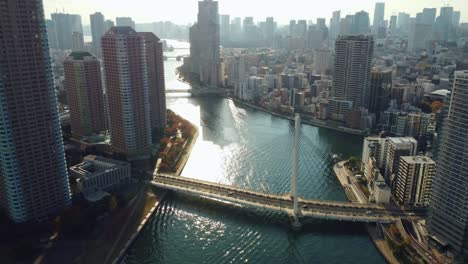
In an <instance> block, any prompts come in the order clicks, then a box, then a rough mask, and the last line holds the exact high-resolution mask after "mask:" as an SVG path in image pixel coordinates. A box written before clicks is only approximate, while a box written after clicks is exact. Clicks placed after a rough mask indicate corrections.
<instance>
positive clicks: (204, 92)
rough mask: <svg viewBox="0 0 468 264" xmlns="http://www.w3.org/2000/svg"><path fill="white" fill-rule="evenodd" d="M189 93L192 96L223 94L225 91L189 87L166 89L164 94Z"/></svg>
mask: <svg viewBox="0 0 468 264" xmlns="http://www.w3.org/2000/svg"><path fill="white" fill-rule="evenodd" d="M177 93H189V94H191V95H192V96H204V95H224V94H225V93H226V91H225V90H224V89H221V88H189V89H166V94H177Z"/></svg>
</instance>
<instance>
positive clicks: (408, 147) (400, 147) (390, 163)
mask: <svg viewBox="0 0 468 264" xmlns="http://www.w3.org/2000/svg"><path fill="white" fill-rule="evenodd" d="M386 148H387V157H386V162H385V175H384V176H385V181H386V182H387V184H388V185H389V186H390V188H392V189H393V188H394V184H395V182H396V179H397V176H398V174H397V172H398V166H399V162H400V157H402V156H415V155H416V153H417V150H418V141H416V139H414V138H412V137H392V138H389V139H388V141H387V146H386Z"/></svg>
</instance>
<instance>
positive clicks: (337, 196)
mask: <svg viewBox="0 0 468 264" xmlns="http://www.w3.org/2000/svg"><path fill="white" fill-rule="evenodd" d="M169 44H171V45H174V46H176V47H183V48H188V43H183V42H177V41H169ZM188 52H189V51H188V50H186V49H177V50H175V51H174V52H171V53H168V55H171V56H172V55H183V54H188ZM180 64H181V62H177V61H176V60H175V59H169V60H168V61H166V62H165V67H166V68H165V71H166V85H167V86H166V87H167V88H168V89H186V88H187V87H188V85H186V84H184V83H181V82H179V81H178V80H177V78H176V76H175V74H174V70H175V68H176V67H178V66H179V65H180ZM167 105H168V108H170V109H172V110H173V111H175V112H176V113H178V114H179V115H181V116H182V117H184V118H186V119H187V120H189V121H190V122H192V123H193V124H195V125H196V126H198V128H199V131H200V135H199V138H198V140H197V142H196V144H195V146H194V148H193V150H192V154H191V156H190V159H189V161H188V163H187V165H186V167H185V169H184V171H183V173H182V175H183V176H185V177H192V178H197V179H203V180H209V181H212V182H219V183H224V184H230V185H234V186H240V187H243V188H248V189H252V190H256V191H262V192H267V193H288V191H289V189H290V175H291V157H292V155H291V153H292V152H291V151H292V142H293V139H292V137H293V124H292V123H291V122H290V121H288V120H285V119H282V118H279V117H274V116H271V115H269V114H267V113H263V112H261V111H258V110H254V109H250V108H246V107H243V106H240V105H236V104H235V103H233V102H232V101H229V100H227V99H223V98H190V97H188V96H187V95H184V94H182V95H181V94H178V95H173V96H172V95H171V96H169V97H168V98H167ZM361 148H362V137H359V136H353V135H348V134H344V133H341V132H336V131H332V130H328V129H324V128H317V127H312V126H308V125H303V126H302V136H301V148H300V166H299V173H300V174H299V180H298V181H299V193H300V195H301V196H303V197H306V198H313V199H324V200H338V201H344V200H346V197H345V195H344V192H343V190H342V189H341V186H340V184H339V182H338V181H337V179H336V178H335V176H334V174H333V171H332V168H331V161H330V153H342V154H343V155H344V156H348V155H360V152H361ZM126 263H171V264H172V263H385V261H384V260H383V258H382V257H381V255H380V254H379V252H378V251H377V249H376V248H375V247H374V245H373V244H372V242H371V241H370V239H369V238H368V235H367V233H366V232H365V230H364V226H363V225H361V224H353V223H342V222H325V221H316V222H313V223H312V224H310V225H307V226H306V227H304V228H303V229H302V230H300V231H294V230H291V228H290V224H289V222H288V219H287V218H286V217H285V216H282V215H278V214H275V213H272V212H268V211H264V210H261V209H251V210H244V209H241V208H239V207H238V206H236V205H229V206H220V205H219V204H217V203H214V202H211V201H210V200H208V199H203V198H196V197H192V196H187V195H181V194H175V193H172V194H170V195H169V196H168V198H167V199H165V201H163V203H162V205H161V206H160V207H159V208H158V210H157V211H156V213H155V215H154V216H153V217H152V219H151V220H150V221H149V223H148V224H147V226H146V227H145V228H144V230H143V231H142V233H141V235H140V236H139V238H138V239H137V240H136V241H135V243H134V244H133V245H132V247H131V248H130V249H129V251H128V255H127V258H126Z"/></svg>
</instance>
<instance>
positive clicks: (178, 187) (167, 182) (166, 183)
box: [152, 174, 422, 223]
mask: <svg viewBox="0 0 468 264" xmlns="http://www.w3.org/2000/svg"><path fill="white" fill-rule="evenodd" d="M152 184H153V185H154V186H156V187H159V188H164V189H170V190H174V191H179V192H185V193H189V194H194V195H200V196H207V197H212V198H217V199H220V200H224V201H229V202H233V203H238V204H244V205H249V206H254V207H259V208H265V209H270V210H274V211H279V212H284V213H287V214H289V215H293V202H292V201H291V198H290V196H289V195H277V194H265V193H261V192H255V191H251V190H244V189H241V188H237V187H234V186H228V185H224V184H217V183H213V182H208V181H202V180H197V179H191V178H185V177H179V176H172V175H166V174H158V175H156V177H154V180H153V181H152ZM299 204H300V207H301V216H303V217H312V218H320V219H335V220H342V221H353V222H381V223H388V222H393V221H394V220H396V219H397V218H416V217H418V216H420V215H422V213H421V212H419V211H415V212H413V211H403V210H400V209H398V208H386V207H384V206H381V205H376V204H354V203H349V202H335V201H321V200H310V199H302V198H299Z"/></svg>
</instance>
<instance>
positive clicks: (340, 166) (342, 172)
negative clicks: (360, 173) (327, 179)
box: [333, 161, 368, 204]
mask: <svg viewBox="0 0 468 264" xmlns="http://www.w3.org/2000/svg"><path fill="white" fill-rule="evenodd" d="M345 163H346V161H340V162H338V163H337V164H335V165H334V166H333V171H334V172H335V174H336V176H337V177H338V180H339V181H340V183H341V185H342V186H343V187H345V186H348V187H349V188H350V189H351V190H352V191H353V194H354V196H355V197H356V199H357V200H358V202H359V203H362V204H366V203H368V200H367V197H366V196H365V195H364V193H363V192H362V190H361V188H360V187H359V183H358V182H357V180H356V177H354V176H353V175H352V174H351V173H350V172H349V171H348V169H346V168H345V167H344V164H345ZM348 177H349V179H350V181H351V183H349V181H348Z"/></svg>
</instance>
